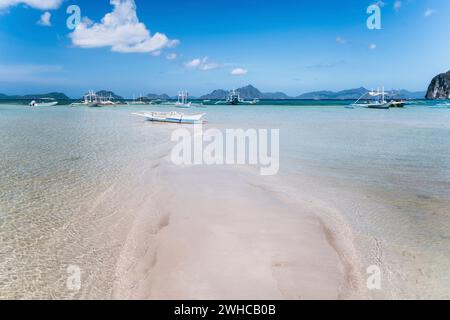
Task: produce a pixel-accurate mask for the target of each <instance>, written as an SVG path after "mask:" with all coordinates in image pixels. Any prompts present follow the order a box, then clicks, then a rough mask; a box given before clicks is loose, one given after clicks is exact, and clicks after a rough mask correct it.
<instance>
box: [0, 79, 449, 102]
mask: <svg viewBox="0 0 450 320" xmlns="http://www.w3.org/2000/svg"><path fill="white" fill-rule="evenodd" d="M441 77H442V75H441ZM435 82H439V81H437V80H435ZM236 91H237V92H238V93H239V95H240V96H241V98H243V99H246V100H252V99H260V100H288V99H297V100H354V99H358V98H360V97H361V96H362V95H364V94H366V93H368V92H369V90H367V89H366V88H363V87H361V88H357V89H348V90H342V91H338V92H334V91H314V92H308V93H304V94H301V95H299V96H296V97H291V96H288V95H287V94H285V93H283V92H268V93H265V92H261V91H260V90H258V89H257V88H255V87H254V86H252V85H248V86H245V87H242V88H239V89H237V90H236ZM389 92H395V97H396V98H398V99H424V98H425V95H426V92H425V91H423V92H422V91H419V92H411V91H408V90H390V91H389ZM229 93H230V91H228V90H224V89H217V90H214V91H213V92H211V93H209V94H206V95H203V96H201V97H200V98H199V99H202V100H223V99H226V97H227V96H228V94H229ZM97 95H99V96H102V97H107V98H109V97H113V98H114V99H116V100H124V98H123V97H121V96H119V95H117V94H115V93H114V92H112V91H108V90H101V91H98V92H97ZM146 97H147V98H149V99H151V100H169V99H173V98H175V99H176V97H170V96H169V95H168V94H155V93H149V94H147V96H146ZM40 98H54V99H56V100H69V99H70V98H69V97H68V96H66V95H65V94H64V93H60V92H52V93H47V94H29V95H24V96H20V95H12V96H9V95H6V94H1V93H0V100H14V99H24V100H32V99H40ZM191 98H194V97H191Z"/></svg>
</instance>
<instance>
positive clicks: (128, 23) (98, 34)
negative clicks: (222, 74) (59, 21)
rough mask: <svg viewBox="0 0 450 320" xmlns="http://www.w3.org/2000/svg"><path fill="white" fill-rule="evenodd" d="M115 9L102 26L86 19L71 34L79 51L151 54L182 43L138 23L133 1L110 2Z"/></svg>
mask: <svg viewBox="0 0 450 320" xmlns="http://www.w3.org/2000/svg"><path fill="white" fill-rule="evenodd" d="M110 3H111V5H112V6H114V9H113V11H112V12H111V13H108V14H107V15H105V16H104V17H103V18H102V20H101V22H100V23H92V22H91V21H89V20H86V19H83V21H82V22H81V23H80V24H78V26H77V28H76V29H75V30H74V32H72V33H71V34H70V38H71V39H72V44H73V45H75V46H76V47H80V48H102V47H111V50H112V51H114V52H122V53H135V52H137V53H152V52H158V51H161V50H163V49H165V48H171V47H174V46H176V45H178V44H179V41H178V40H170V39H169V38H168V37H167V36H166V35H165V34H162V33H159V32H156V33H155V34H154V35H151V34H150V31H149V30H148V29H147V27H146V26H145V24H143V23H141V22H139V19H138V17H137V13H136V4H135V2H134V0H111V1H110Z"/></svg>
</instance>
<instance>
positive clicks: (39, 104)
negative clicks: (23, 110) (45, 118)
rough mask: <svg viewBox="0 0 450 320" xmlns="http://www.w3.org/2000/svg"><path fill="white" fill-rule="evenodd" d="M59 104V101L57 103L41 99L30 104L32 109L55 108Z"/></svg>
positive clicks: (49, 99) (53, 100)
mask: <svg viewBox="0 0 450 320" xmlns="http://www.w3.org/2000/svg"><path fill="white" fill-rule="evenodd" d="M57 104H58V101H56V100H55V99H53V98H40V99H37V101H36V100H33V101H31V102H30V107H53V106H56V105H57Z"/></svg>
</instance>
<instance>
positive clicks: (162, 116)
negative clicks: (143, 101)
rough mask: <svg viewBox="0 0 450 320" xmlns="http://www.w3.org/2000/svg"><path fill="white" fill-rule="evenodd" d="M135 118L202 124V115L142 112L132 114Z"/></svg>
mask: <svg viewBox="0 0 450 320" xmlns="http://www.w3.org/2000/svg"><path fill="white" fill-rule="evenodd" d="M133 114H134V115H136V116H140V117H144V118H146V119H147V120H148V121H155V122H169V123H184V124H200V123H203V117H204V116H205V114H204V113H202V114H184V113H181V112H144V113H133Z"/></svg>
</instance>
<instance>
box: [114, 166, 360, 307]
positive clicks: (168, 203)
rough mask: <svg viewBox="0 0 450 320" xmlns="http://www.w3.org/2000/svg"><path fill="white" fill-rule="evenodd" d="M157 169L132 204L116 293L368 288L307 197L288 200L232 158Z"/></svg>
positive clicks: (243, 295)
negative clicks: (151, 189)
mask: <svg viewBox="0 0 450 320" xmlns="http://www.w3.org/2000/svg"><path fill="white" fill-rule="evenodd" d="M158 170H159V182H158V183H159V184H161V183H162V186H161V188H160V189H159V191H158V192H157V193H155V194H154V196H153V197H152V198H151V199H148V200H147V202H146V203H143V204H141V206H140V208H139V210H138V214H137V216H136V219H135V222H134V227H133V228H132V230H131V232H130V233H129V236H128V240H127V243H126V245H125V247H124V249H123V252H122V255H121V259H119V264H118V267H117V274H116V277H117V281H116V285H115V290H114V297H115V298H132V299H346V298H361V297H363V295H365V294H364V290H363V289H361V286H360V285H359V284H360V283H361V280H360V276H359V275H358V274H357V272H356V270H358V268H355V267H354V266H353V262H352V261H351V259H350V258H351V257H350V258H349V256H348V254H344V252H345V248H344V247H343V246H344V244H343V243H339V241H337V240H336V237H335V234H334V233H333V232H332V231H331V230H330V229H329V228H327V227H325V225H324V223H322V220H321V219H320V218H319V216H318V215H317V214H316V213H317V212H315V211H314V210H313V209H311V208H312V207H311V206H308V205H299V203H301V202H297V203H294V202H289V201H285V200H284V199H283V197H282V195H278V194H276V193H274V192H273V191H271V190H268V189H267V188H265V187H264V186H261V185H256V184H254V183H253V182H251V180H250V179H249V176H248V175H247V174H246V173H245V171H242V170H239V169H236V168H224V167H222V168H218V167H205V166H202V167H190V168H184V169H182V168H180V167H175V166H172V165H170V164H167V163H166V164H164V165H163V166H161V167H159V168H158ZM154 182H155V181H154ZM299 198H300V200H301V196H300V195H299Z"/></svg>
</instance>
